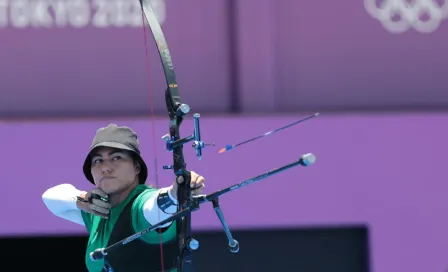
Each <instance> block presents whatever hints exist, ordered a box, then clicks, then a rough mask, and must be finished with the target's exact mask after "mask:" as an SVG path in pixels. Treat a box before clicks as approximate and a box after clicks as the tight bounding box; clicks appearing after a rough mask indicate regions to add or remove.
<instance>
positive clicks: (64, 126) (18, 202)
mask: <svg viewBox="0 0 448 272" xmlns="http://www.w3.org/2000/svg"><path fill="white" fill-rule="evenodd" d="M300 117H301V116H284V117H263V118H262V117H257V118H255V117H253V118H249V117H240V118H235V117H214V118H212V117H207V116H204V117H203V121H202V135H203V139H204V140H207V141H208V142H212V141H213V142H216V144H217V148H216V149H213V148H210V149H209V150H207V151H205V152H204V153H205V155H204V159H203V161H197V160H196V158H195V157H194V152H193V150H191V149H186V156H187V158H188V161H187V162H188V164H189V167H190V169H194V170H195V171H197V172H199V173H201V174H202V175H204V176H205V177H206V180H207V192H212V191H215V190H217V189H220V188H223V187H226V186H229V185H232V184H234V183H236V182H239V181H242V180H244V179H246V178H249V177H252V176H254V175H257V174H260V173H262V172H266V171H268V170H270V169H272V168H275V167H278V166H281V165H283V164H287V163H289V162H292V161H294V160H296V159H297V158H298V157H299V156H300V155H301V154H303V153H308V152H312V153H314V154H316V156H317V162H316V164H315V165H313V166H312V167H309V168H294V169H291V170H288V171H286V172H284V173H281V174H279V175H277V176H274V177H272V178H270V179H267V180H264V181H262V182H261V183H259V184H253V185H252V186H250V187H246V188H244V189H241V190H240V191H236V192H233V193H231V194H229V195H226V196H223V197H222V207H223V209H224V212H225V215H226V217H227V220H228V223H229V225H230V227H231V228H253V227H266V226H277V225H281V226H304V225H338V224H350V223H365V224H367V225H368V226H369V228H370V231H371V243H372V260H373V268H374V270H373V271H378V272H396V271H407V272H422V271H443V269H445V268H446V265H447V263H446V254H445V253H446V245H447V244H448V238H447V237H448V236H446V230H447V229H448V219H447V217H446V207H448V198H447V197H446V192H447V190H448V185H447V183H446V180H445V179H444V178H443V177H445V176H446V173H445V172H446V171H445V161H446V160H445V154H446V152H447V148H446V139H447V138H448V129H447V127H446V124H447V123H448V115H446V114H444V115H429V114H427V115H424V114H421V115H396V116H381V115H379V116H368V115H365V116H361V115H359V116H342V115H341V116H325V115H323V116H320V117H318V118H316V119H314V120H312V121H308V122H306V123H303V124H302V125H300V126H298V127H295V128H291V129H289V130H287V131H284V132H283V133H279V134H276V135H272V136H270V138H265V139H262V140H258V141H257V142H253V143H252V144H248V145H246V146H241V147H240V148H239V149H235V150H233V151H232V152H229V153H227V154H219V155H218V154H217V150H218V148H220V147H222V146H224V145H226V144H229V143H230V144H231V143H236V142H238V141H240V140H244V139H247V138H249V137H251V136H255V135H257V134H259V133H264V132H266V131H268V130H270V129H273V128H276V127H279V126H282V125H284V124H288V123H290V122H292V121H295V120H298V119H299V118H300ZM109 122H116V123H118V124H120V125H128V126H131V127H133V128H134V129H136V131H137V132H138V133H139V134H140V137H141V139H142V148H143V154H144V157H145V158H146V160H147V162H148V166H149V169H150V170H152V169H153V163H152V162H153V154H151V150H152V147H153V146H152V144H153V143H152V138H151V135H152V134H151V132H150V128H151V123H150V122H149V120H146V119H103V120H99V119H97V120H90V121H88V120H83V121H82V120H80V121H74V120H72V121H70V120H66V121H62V120H61V121H54V122H50V121H48V122H34V123H32V122H30V123H25V122H24V123H2V124H0V131H1V134H2V142H3V146H2V150H3V152H4V154H5V156H4V160H3V163H2V165H3V169H6V170H4V171H1V172H0V180H1V181H2V184H3V188H5V190H6V191H5V192H6V193H4V194H2V199H1V204H2V205H0V213H1V214H2V216H3V218H4V219H5V220H3V221H2V224H0V233H2V234H30V233H34V234H52V233H58V232H60V233H84V229H83V228H82V227H78V226H76V225H74V224H72V223H69V222H65V221H63V220H61V219H58V218H55V217H53V216H52V215H51V214H50V213H49V212H48V211H46V209H45V207H44V205H43V203H42V201H41V198H40V196H41V194H42V192H43V191H44V190H45V189H47V188H48V187H50V186H53V185H56V184H59V183H62V182H68V183H72V184H74V185H75V186H77V187H79V188H81V189H88V188H90V184H89V183H88V182H87V181H86V180H85V179H84V177H83V175H82V172H81V163H82V161H83V157H84V155H85V152H86V150H87V148H88V146H89V144H90V142H91V140H92V137H93V134H94V132H95V131H96V129H97V128H99V127H101V126H105V125H107V124H108V123H109ZM189 125H191V127H189ZM166 128H167V120H166V119H162V120H157V123H156V129H157V132H156V135H158V136H161V135H163V134H165V132H166ZM192 128H193V127H192V122H191V120H188V121H187V122H186V123H185V125H184V126H183V130H182V131H183V132H182V134H183V135H186V133H189V132H192ZM158 136H157V137H158ZM282 142H283V143H285V142H288V144H280V143H282ZM156 144H157V152H158V154H157V157H158V164H159V165H160V166H161V165H162V164H164V163H170V162H171V157H170V155H171V154H170V153H167V152H165V151H164V150H163V149H162V148H163V146H164V145H163V143H162V142H161V140H160V139H159V138H157V139H156ZM257 153H259V154H257ZM152 173H153V172H152ZM152 173H151V174H150V179H151V180H153V177H154V176H153V174H152ZM159 177H160V182H159V183H160V184H161V185H163V186H165V185H169V184H170V182H171V181H172V173H171V172H162V171H160V173H159ZM269 195H271V196H272V195H281V196H282V199H283V201H281V202H272V201H268V200H267V199H268V196H269ZM260 203H261V205H264V206H263V207H264V209H265V212H263V210H262V209H260V207H259V205H260ZM24 215H27V216H26V217H25V216H24ZM6 219H8V220H6ZM193 227H194V228H195V229H210V228H219V221H218V219H217V218H216V216H215V215H214V212H213V210H212V208H211V206H210V205H205V206H203V208H202V209H201V210H200V211H198V212H196V213H195V215H194V219H193Z"/></svg>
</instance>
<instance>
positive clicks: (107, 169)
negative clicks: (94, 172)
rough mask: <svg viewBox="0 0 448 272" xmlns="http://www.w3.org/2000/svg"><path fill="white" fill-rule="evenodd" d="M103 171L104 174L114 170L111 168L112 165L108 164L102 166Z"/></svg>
mask: <svg viewBox="0 0 448 272" xmlns="http://www.w3.org/2000/svg"><path fill="white" fill-rule="evenodd" d="M101 172H102V173H103V174H109V173H110V172H112V169H111V168H110V167H108V166H103V167H102V168H101Z"/></svg>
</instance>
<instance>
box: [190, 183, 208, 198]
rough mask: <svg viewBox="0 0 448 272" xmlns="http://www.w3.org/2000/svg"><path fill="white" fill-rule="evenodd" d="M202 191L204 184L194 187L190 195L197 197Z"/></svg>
mask: <svg viewBox="0 0 448 272" xmlns="http://www.w3.org/2000/svg"><path fill="white" fill-rule="evenodd" d="M204 189H205V184H201V185H200V186H199V187H196V188H194V189H193V190H191V193H192V194H193V195H199V194H201V193H202V192H203V191H204Z"/></svg>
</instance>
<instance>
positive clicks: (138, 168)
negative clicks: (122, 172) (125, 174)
mask: <svg viewBox="0 0 448 272" xmlns="http://www.w3.org/2000/svg"><path fill="white" fill-rule="evenodd" d="M141 169H142V168H141V166H140V163H138V162H136V163H135V171H136V172H137V174H140V170H141Z"/></svg>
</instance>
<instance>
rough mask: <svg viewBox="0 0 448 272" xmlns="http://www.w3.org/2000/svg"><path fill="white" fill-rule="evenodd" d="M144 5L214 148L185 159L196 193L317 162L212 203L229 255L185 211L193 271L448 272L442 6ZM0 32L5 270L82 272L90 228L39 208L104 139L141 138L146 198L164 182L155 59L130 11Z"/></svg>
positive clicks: (355, 1)
mask: <svg viewBox="0 0 448 272" xmlns="http://www.w3.org/2000/svg"><path fill="white" fill-rule="evenodd" d="M150 2H151V4H152V5H153V7H154V9H155V11H156V13H157V17H158V20H159V22H160V23H161V24H162V27H163V30H164V33H165V35H166V38H167V41H168V46H169V49H170V51H171V54H172V60H173V63H174V66H175V71H176V73H177V79H178V83H179V89H180V95H181V99H182V101H183V102H184V103H187V104H188V105H190V107H191V109H192V111H191V112H192V113H194V112H199V113H201V133H202V137H203V140H204V141H205V142H209V143H212V142H214V143H216V146H215V147H207V148H206V149H205V150H204V156H203V159H202V161H198V160H197V159H196V157H195V154H194V150H192V149H190V148H188V147H186V150H185V156H186V159H187V163H188V167H189V168H190V169H191V170H194V171H196V172H198V173H200V174H201V175H203V176H204V177H205V178H206V180H207V189H206V193H210V192H213V191H216V190H218V189H221V188H224V187H227V186H230V185H232V184H235V183H237V182H241V181H243V180H245V179H247V178H250V177H253V176H255V175H258V174H260V173H263V172H267V171H269V170H271V169H273V168H276V167H280V166H282V165H285V164H288V163H290V162H292V161H294V160H296V159H297V158H298V157H299V156H300V155H302V154H304V153H309V152H312V153H314V154H315V155H316V156H317V161H316V164H315V165H313V166H312V167H309V168H293V169H291V170H288V171H285V172H282V173H280V174H278V175H276V176H274V177H271V178H269V179H266V180H263V181H262V182H260V183H258V184H253V185H251V186H249V187H245V188H243V189H241V190H238V191H235V192H232V193H231V194H228V195H225V196H223V197H222V199H221V206H222V208H223V211H224V214H225V216H226V219H227V221H228V224H229V226H230V228H231V230H232V231H233V232H234V236H235V238H236V239H237V240H239V241H240V246H241V250H240V253H238V254H236V255H233V254H231V253H230V252H229V251H228V249H227V244H226V238H225V235H224V232H223V231H222V227H221V226H220V223H219V220H218V218H217V217H216V215H215V214H214V211H213V209H212V207H211V205H210V206H209V205H207V204H205V205H204V206H203V207H202V208H201V210H199V211H197V212H195V213H194V215H193V223H192V226H193V233H194V235H195V237H196V238H197V239H198V240H199V242H200V243H201V245H200V248H199V250H198V251H197V252H195V253H194V255H193V256H194V262H195V267H196V270H195V271H197V272H202V271H257V272H261V271H262V272H264V271H266V272H274V271H301V272H308V271H310V272H311V271H312V272H329V271H331V272H336V271H337V272H404V271H406V272H439V271H440V272H441V271H446V269H447V268H448V258H447V256H448V255H447V252H448V235H446V233H447V232H446V231H447V229H448V218H447V212H446V211H447V207H448V199H447V194H446V193H447V190H448V183H447V178H446V177H447V172H446V166H445V157H446V156H445V155H446V153H447V151H448V149H447V137H448V126H447V124H448V113H447V111H446V110H447V109H448V79H447V75H448V74H447V67H448V54H447V53H446V52H447V48H448V20H446V19H448V3H447V1H443V0H440V1H438V0H414V1H405V0H401V1H400V0H382V1H379V0H378V1H375V0H365V1H363V0H344V1H305V0H244V1H241V0H240V1H238V0H213V1H210V0H188V1H179V0H166V1H164V0H152V1H150ZM147 30H149V29H148V28H147ZM0 33H1V40H0V60H1V61H0V73H1V75H2V79H1V81H0V90H1V91H0V94H1V99H0V117H1V123H0V133H1V135H2V136H1V139H2V141H1V149H2V150H3V152H4V153H3V160H2V169H3V170H2V171H1V172H0V180H1V183H2V184H3V186H2V190H1V192H2V194H1V195H2V198H1V200H0V204H1V205H0V211H1V213H0V214H1V215H2V217H1V218H2V219H1V220H0V236H1V237H2V239H1V240H0V244H1V245H2V248H3V249H5V250H6V252H5V253H2V257H3V258H2V263H3V264H4V265H7V264H8V265H9V264H11V265H13V266H14V267H15V268H16V270H18V271H22V270H23V271H24V270H27V269H30V268H33V269H45V271H62V270H64V271H85V267H84V260H83V258H84V250H85V243H86V242H87V233H86V231H85V229H84V228H83V227H81V226H78V225H75V224H73V223H70V222H66V221H64V220H62V219H59V218H56V217H55V216H53V215H52V214H50V212H49V211H47V210H46V208H45V206H44V204H43V202H42V200H41V195H42V193H43V192H44V191H45V190H46V189H47V188H49V187H51V186H55V185H57V184H60V183H71V184H73V185H74V186H76V187H77V188H79V189H81V190H88V189H90V186H91V185H90V183H88V182H87V181H86V179H85V178H84V176H83V174H82V170H81V167H82V162H83V160H84V157H85V155H86V153H87V149H88V147H89V145H90V143H91V141H92V139H93V136H94V133H95V131H96V130H97V129H98V128H100V127H104V126H107V124H109V123H116V124H119V125H126V126H130V127H132V128H133V129H134V130H136V131H137V133H138V134H139V136H140V141H141V145H142V152H143V156H144V158H145V159H146V161H147V163H148V166H149V169H150V175H149V182H150V183H155V179H156V175H155V172H156V171H155V170H156V169H154V160H155V158H157V163H158V166H159V167H158V168H159V169H157V173H158V184H159V185H160V186H168V185H169V184H170V183H171V182H172V180H173V174H172V172H170V171H166V172H163V170H162V169H161V168H162V165H164V164H170V163H172V158H171V154H170V153H169V152H166V151H165V150H164V144H163V142H162V140H161V139H160V137H161V136H162V135H164V134H166V133H167V129H168V117H167V114H166V109H165V101H164V90H165V88H166V82H165V77H164V74H163V69H162V66H161V62H160V57H159V55H158V52H157V49H156V47H155V46H154V41H153V40H152V36H151V35H150V32H148V31H147V35H148V39H147V40H148V46H147V47H146V46H145V40H144V32H143V27H142V14H141V10H140V8H139V2H138V1H137V0H96V1H94V0H0ZM146 48H148V57H146V53H145V51H146ZM147 62H149V67H150V69H149V72H148V70H147ZM151 110H154V117H151ZM315 112H320V116H319V117H317V118H314V119H312V120H309V121H307V122H304V123H302V124H300V125H298V126H295V127H293V128H290V129H288V130H285V131H282V132H281V133H278V134H275V135H272V136H270V137H267V138H263V139H260V140H257V141H255V142H253V143H251V144H247V145H244V146H241V147H239V148H237V149H235V150H232V151H231V152H228V153H224V154H218V153H217V151H218V149H220V148H221V147H224V146H225V145H227V144H234V143H237V142H239V141H242V140H245V139H248V138H251V137H254V136H257V135H259V134H262V133H265V132H267V131H270V130H272V129H275V128H277V127H281V126H283V125H286V124H289V123H292V122H294V121H297V120H299V119H301V118H304V117H306V116H308V115H310V114H313V113H315ZM191 117H192V115H189V118H188V119H187V120H186V121H185V122H184V124H183V125H182V127H181V134H182V135H183V136H186V135H187V134H190V133H192V132H193V122H192V118H191ZM153 124H154V127H153ZM153 129H154V130H155V133H154V135H155V138H154V137H153ZM62 265H64V266H62Z"/></svg>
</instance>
